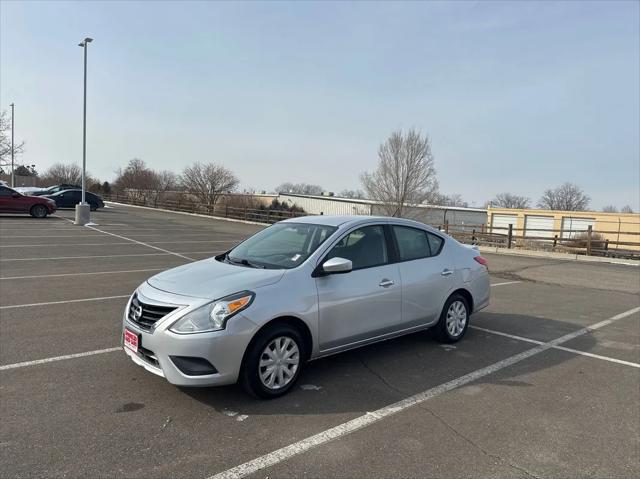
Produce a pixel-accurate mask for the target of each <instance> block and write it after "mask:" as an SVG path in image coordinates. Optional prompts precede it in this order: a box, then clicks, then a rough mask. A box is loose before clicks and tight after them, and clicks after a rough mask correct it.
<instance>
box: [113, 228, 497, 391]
mask: <svg viewBox="0 0 640 479" xmlns="http://www.w3.org/2000/svg"><path fill="white" fill-rule="evenodd" d="M488 304H489V274H488V270H487V263H486V260H485V259H484V258H482V257H481V256H480V255H479V253H478V252H477V251H476V250H475V249H472V248H470V247H468V246H464V245H462V244H460V243H458V242H457V241H456V240H454V239H453V238H451V237H449V236H447V235H445V234H443V233H441V232H440V231H438V230H436V229H433V228H431V227H429V226H426V225H424V224H422V223H417V222H414V221H409V220H403V219H398V218H386V217H384V218H383V217H367V216H309V217H304V218H296V219H291V220H287V221H282V222H280V223H277V224H275V225H273V226H270V227H268V228H265V229H264V230H262V231H260V232H259V233H257V234H255V235H254V236H252V237H250V238H248V239H247V240H245V241H244V242H242V243H240V244H239V245H238V246H236V247H235V248H233V249H231V250H230V251H228V252H226V253H224V254H222V255H219V256H216V257H214V258H209V259H206V260H203V261H197V262H195V263H190V264H186V265H184V266H180V267H177V268H174V269H170V270H168V271H165V272H163V273H160V274H158V275H155V276H153V277H151V278H149V279H148V280H147V281H146V282H144V283H143V284H141V285H140V286H139V287H138V288H137V290H136V291H135V292H134V294H133V295H132V296H131V298H130V300H129V302H128V303H127V307H126V310H125V312H124V317H123V331H122V333H123V334H122V338H123V346H124V351H125V352H126V354H127V355H128V356H129V357H130V358H131V359H132V360H133V361H134V362H135V363H136V364H138V365H140V366H142V367H144V368H145V369H147V370H148V371H150V372H152V373H154V374H157V375H158V376H162V377H164V378H166V379H167V380H168V381H169V382H170V383H172V384H175V385H179V386H215V385H223V384H233V383H236V382H240V383H241V384H242V385H243V386H244V388H245V389H246V390H247V391H248V392H249V393H251V394H253V395H254V396H258V397H262V398H274V397H277V396H281V395H282V394H285V393H286V392H287V391H289V390H290V389H291V388H292V386H293V385H294V384H295V382H296V380H297V379H298V377H299V376H300V374H301V371H302V367H303V366H304V364H305V362H306V361H309V360H313V359H317V358H320V357H323V356H327V355H330V354H335V353H339V352H341V351H345V350H348V349H352V348H357V347H360V346H364V345H366V344H371V343H374V342H377V341H383V340H385V339H389V338H393V337H396V336H400V335H403V334H407V333H412V332H415V331H418V330H422V329H427V328H433V329H434V330H435V333H436V335H437V337H438V338H439V339H440V340H441V341H444V342H447V343H452V342H455V341H459V340H460V339H461V338H462V337H463V336H464V334H465V332H466V331H467V327H468V325H469V316H470V314H471V313H473V312H475V311H478V310H480V309H482V308H484V307H486V306H487V305H488Z"/></svg>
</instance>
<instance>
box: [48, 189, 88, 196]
mask: <svg viewBox="0 0 640 479" xmlns="http://www.w3.org/2000/svg"><path fill="white" fill-rule="evenodd" d="M69 191H78V192H82V190H80V189H78V188H69V189H68V190H60V191H56V192H55V193H54V194H52V195H51V196H56V195H60V194H62V193H68V192H69ZM85 194H86V195H92V194H93V193H91V192H90V191H85Z"/></svg>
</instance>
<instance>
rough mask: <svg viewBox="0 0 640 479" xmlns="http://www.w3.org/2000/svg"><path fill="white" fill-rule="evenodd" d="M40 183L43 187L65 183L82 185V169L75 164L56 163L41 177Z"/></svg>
mask: <svg viewBox="0 0 640 479" xmlns="http://www.w3.org/2000/svg"><path fill="white" fill-rule="evenodd" d="M87 176H88V175H87ZM38 183H39V184H40V185H42V186H52V185H59V184H63V183H64V184H68V185H80V183H82V168H80V167H79V166H78V165H76V164H75V163H70V164H67V165H65V164H64V163H55V164H54V165H52V166H50V167H49V168H48V169H47V170H46V171H45V172H44V173H42V174H41V175H40V177H39V180H38Z"/></svg>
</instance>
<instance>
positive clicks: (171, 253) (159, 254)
mask: <svg viewBox="0 0 640 479" xmlns="http://www.w3.org/2000/svg"><path fill="white" fill-rule="evenodd" d="M151 248H153V249H158V250H160V251H164V253H138V254H104V255H92V256H56V257H50V258H5V259H0V261H1V262H10V261H44V260H51V261H55V260H63V259H93V258H128V257H129V258H130V257H137V256H170V255H173V256H179V257H180V258H183V259H187V260H189V261H196V260H195V259H193V258H189V257H188V256H184V255H183V254H180V253H174V252H172V251H166V250H163V249H162V248H155V247H153V246H151ZM218 253H223V251H189V252H187V253H186V254H218Z"/></svg>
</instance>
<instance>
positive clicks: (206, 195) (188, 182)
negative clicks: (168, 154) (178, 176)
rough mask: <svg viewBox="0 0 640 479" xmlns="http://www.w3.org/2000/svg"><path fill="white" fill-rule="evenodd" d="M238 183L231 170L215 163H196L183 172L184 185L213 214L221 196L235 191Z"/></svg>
mask: <svg viewBox="0 0 640 479" xmlns="http://www.w3.org/2000/svg"><path fill="white" fill-rule="evenodd" d="M238 183H239V181H238V178H236V176H235V175H234V174H233V172H232V171H231V170H229V169H227V168H225V167H224V166H220V165H216V164H214V163H206V164H202V163H199V162H196V163H194V164H193V165H191V166H188V167H186V168H185V169H184V171H183V172H182V185H183V186H184V188H185V189H186V190H187V191H188V192H189V193H191V194H193V195H195V196H196V197H197V198H198V200H200V202H201V203H204V205H205V206H206V208H207V210H208V211H209V213H212V212H213V208H214V207H215V205H216V202H217V201H218V199H219V198H220V195H222V194H224V193H228V192H231V191H233V190H235V189H236V187H237V186H238Z"/></svg>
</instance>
